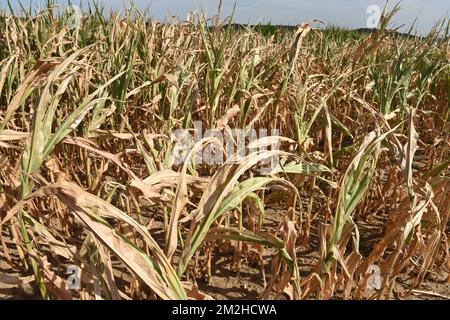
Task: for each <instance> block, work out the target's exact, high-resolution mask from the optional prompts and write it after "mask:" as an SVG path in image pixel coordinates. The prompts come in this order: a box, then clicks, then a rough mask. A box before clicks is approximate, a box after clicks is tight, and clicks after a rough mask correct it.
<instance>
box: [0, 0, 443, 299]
mask: <svg viewBox="0 0 450 320" xmlns="http://www.w3.org/2000/svg"><path fill="white" fill-rule="evenodd" d="M57 7H58V5H57V4H53V3H52V2H51V1H50V2H49V5H48V8H47V9H45V10H42V11H41V12H39V13H38V14H36V15H32V12H25V14H22V15H7V14H6V12H0V41H1V43H2V46H0V257H1V261H0V263H1V269H0V270H2V271H1V273H0V283H2V284H3V285H6V286H11V287H19V288H21V290H22V291H23V292H25V293H26V294H28V295H33V296H35V297H37V296H39V297H41V298H44V299H211V298H221V296H220V295H218V293H217V291H215V290H214V288H215V287H219V289H220V286H221V284H220V283H218V282H217V281H215V279H217V277H218V276H217V272H218V271H220V272H222V273H223V272H228V273H227V274H229V275H230V277H233V278H237V279H241V280H242V282H244V283H245V285H244V287H245V286H253V288H257V290H256V291H257V293H256V296H255V295H253V296H252V295H246V293H248V292H249V291H248V290H245V289H243V290H242V291H243V294H242V295H241V297H244V298H247V297H248V298H259V299H313V298H317V299H331V298H340V299H386V298H392V297H394V298H405V297H408V296H409V295H411V294H417V293H418V292H419V293H420V292H423V291H421V290H420V286H421V284H422V283H423V282H424V281H437V282H439V281H441V282H443V283H445V282H447V283H448V281H449V280H450V276H449V275H448V274H449V271H450V270H449V268H450V258H449V239H448V237H449V215H450V202H449V198H450V197H449V191H450V182H449V164H450V160H449V159H450V148H449V142H450V139H449V132H450V127H449V120H450V112H449V110H450V108H449V106H450V100H449V96H450V55H449V52H450V50H449V49H450V42H449V35H450V34H449V27H448V26H449V24H448V21H443V22H442V23H441V24H439V25H437V26H436V28H435V30H434V31H433V32H432V33H430V34H429V35H428V36H427V37H425V38H421V37H414V36H409V35H402V34H396V33H393V32H390V31H388V30H386V29H385V28H386V25H387V22H386V21H388V20H389V19H390V18H391V17H392V15H394V14H395V12H396V10H394V12H392V13H390V14H387V15H386V16H385V20H383V21H385V23H383V25H382V26H381V28H380V29H379V30H377V31H376V32H373V33H367V34H366V33H361V32H356V31H344V30H339V29H333V28H328V29H324V30H321V31H319V30H314V29H312V28H311V24H310V23H303V24H301V25H299V26H298V27H297V28H296V30H292V31H291V30H282V29H276V28H267V29H265V28H264V27H263V26H259V27H245V28H240V27H236V26H235V25H233V24H232V23H231V18H228V19H226V20H225V21H220V15H219V14H218V15H217V16H216V17H215V20H214V26H213V27H211V26H210V25H209V24H208V21H207V19H206V18H205V17H204V16H203V15H201V14H198V15H191V16H190V17H189V18H188V19H187V21H183V22H181V21H180V22H177V21H175V22H171V23H165V24H160V23H157V22H155V21H153V20H151V19H149V18H148V17H147V16H146V15H145V14H143V13H141V12H139V11H138V10H137V9H135V8H130V9H129V10H127V11H126V15H125V17H119V15H118V14H117V13H111V14H110V15H109V16H107V15H106V14H105V13H104V12H103V10H102V9H101V8H99V7H97V6H96V5H92V6H91V7H89V10H88V12H86V14H84V15H83V17H82V19H81V22H80V25H79V28H76V29H72V28H68V27H67V26H68V17H67V15H66V14H61V13H60V14H58V13H57V12H58V11H57V10H55V8H57ZM219 8H220V6H219ZM446 23H447V25H446ZM94 30H95V32H94ZM196 123H201V124H202V127H203V128H202V129H201V130H203V131H206V130H208V129H215V130H216V131H217V132H221V133H226V132H227V131H228V130H231V129H233V128H240V129H242V130H244V132H249V131H250V130H252V129H256V130H259V129H266V130H274V129H276V130H277V132H278V135H276V136H269V137H267V138H266V139H259V140H257V141H254V142H252V143H253V146H261V145H262V146H266V145H267V144H270V141H272V140H275V139H276V140H277V141H281V146H280V150H276V151H274V150H270V149H267V148H262V149H261V148H259V149H258V148H249V150H250V151H249V152H248V153H247V154H246V155H245V156H244V157H241V159H240V161H237V162H236V161H231V160H233V159H236V158H238V157H239V155H238V154H235V155H233V157H232V158H231V160H230V161H224V162H223V163H212V164H208V163H198V161H197V158H196V154H197V152H202V151H204V150H206V149H208V148H211V146H212V145H214V143H215V139H214V137H206V138H203V139H200V140H198V141H197V143H196V144H195V145H194V147H193V148H192V149H191V150H190V151H189V152H188V154H187V156H186V158H185V161H184V162H183V163H182V164H179V163H177V161H176V159H175V158H174V152H173V151H174V149H175V148H176V140H175V139H174V138H173V132H174V131H175V130H177V129H184V130H187V131H188V132H194V131H195V130H197V129H198V128H196V127H195V124H196ZM221 152H223V150H222V151H221ZM273 156H276V157H277V158H278V159H279V163H278V164H277V166H276V167H274V168H272V170H271V171H270V173H269V174H266V175H261V174H260V171H259V167H260V164H261V162H263V161H267V159H270V158H271V157H273ZM374 268H375V269H377V268H378V269H379V271H380V274H379V276H380V277H379V281H380V283H378V287H376V288H374V287H373V286H371V285H369V284H370V283H371V281H373V276H374V275H373V274H371V270H374ZM69 269H70V270H79V271H80V272H79V274H76V276H77V278H76V282H77V283H78V287H77V288H75V289H74V288H72V287H71V283H70V282H69V281H68V278H72V279H73V277H72V275H71V274H69V275H68V274H67V270H69ZM248 270H253V272H254V274H255V275H256V276H255V277H252V278H248V277H247V278H246V277H245V275H244V274H245V273H248V272H244V271H248ZM430 279H435V280H430ZM252 282H254V283H252ZM222 285H224V286H225V284H223V283H222ZM444 286H445V284H444ZM447 289H448V285H447ZM425 293H426V292H425ZM434 295H435V296H439V297H446V295H445V293H434ZM0 297H1V296H0ZM225 298H227V296H225Z"/></svg>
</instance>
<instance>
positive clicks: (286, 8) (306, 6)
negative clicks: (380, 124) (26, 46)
mask: <svg viewBox="0 0 450 320" xmlns="http://www.w3.org/2000/svg"><path fill="white" fill-rule="evenodd" d="M10 1H11V2H12V4H13V6H14V7H18V0H10ZM30 1H31V2H32V4H33V7H38V6H39V5H42V3H45V0H22V3H23V4H25V5H26V6H28V5H29V4H30ZM80 1H81V2H83V3H85V4H86V3H88V2H89V0H72V3H73V4H79V3H80ZM60 2H61V3H64V2H67V0H61V1H60ZM99 2H101V3H103V5H104V6H105V7H106V8H114V9H117V10H121V9H123V4H124V3H129V2H128V0H99ZM134 2H135V3H136V6H137V7H138V8H140V9H145V8H147V7H149V8H150V11H149V13H150V15H151V16H152V17H154V18H156V19H157V20H159V21H163V20H165V19H166V18H167V17H170V16H171V15H175V16H178V17H180V18H181V19H184V18H185V17H186V16H187V14H188V13H189V11H193V10H195V9H196V8H204V9H205V10H207V12H208V13H209V15H210V16H211V15H213V14H214V13H215V12H216V8H217V3H218V0H134ZM235 2H236V9H237V10H236V14H235V19H234V21H235V22H238V23H256V22H259V21H260V22H271V23H272V24H287V25H296V24H299V23H301V22H304V21H309V20H312V19H320V20H322V21H324V22H326V23H327V24H332V25H338V26H343V27H348V28H364V27H366V26H367V22H366V21H367V19H368V18H369V14H368V13H367V12H366V10H367V8H368V7H369V6H370V5H378V6H380V7H381V8H383V7H384V4H385V0H270V1H269V0H257V1H250V0H223V5H222V15H223V16H226V15H229V14H230V13H231V11H232V8H233V5H234V3H235ZM0 3H1V4H0V8H2V9H5V8H6V6H7V5H6V0H0ZM389 3H390V6H392V5H393V4H395V3H397V1H389ZM401 5H402V7H403V10H401V12H400V13H398V15H397V16H396V17H395V19H394V21H393V23H394V25H395V26H400V25H406V27H405V28H403V30H405V29H408V28H409V27H410V26H411V25H412V23H413V22H414V20H415V19H416V18H417V19H418V20H417V23H416V30H417V31H418V33H420V34H426V33H427V32H429V31H430V29H431V28H432V26H433V25H434V23H435V22H436V21H437V20H438V19H440V18H448V17H450V0H403V1H401Z"/></svg>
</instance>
